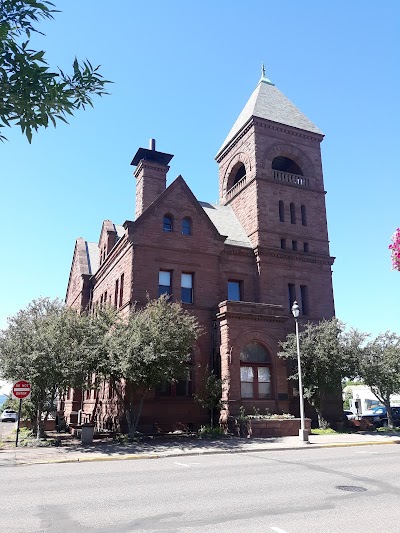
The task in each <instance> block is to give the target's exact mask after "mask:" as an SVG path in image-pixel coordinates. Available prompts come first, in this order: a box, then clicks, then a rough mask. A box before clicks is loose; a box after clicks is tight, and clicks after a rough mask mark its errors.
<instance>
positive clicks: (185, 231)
mask: <svg viewBox="0 0 400 533" xmlns="http://www.w3.org/2000/svg"><path fill="white" fill-rule="evenodd" d="M191 234H192V221H191V220H190V218H189V217H185V218H184V219H182V235H191Z"/></svg>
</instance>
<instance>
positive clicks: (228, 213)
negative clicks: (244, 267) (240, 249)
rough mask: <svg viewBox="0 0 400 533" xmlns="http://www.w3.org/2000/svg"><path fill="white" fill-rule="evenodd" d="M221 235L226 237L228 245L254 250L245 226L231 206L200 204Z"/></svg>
mask: <svg viewBox="0 0 400 533" xmlns="http://www.w3.org/2000/svg"><path fill="white" fill-rule="evenodd" d="M199 203H200V205H201V207H202V208H203V209H204V211H205V212H206V214H207V215H208V217H209V218H210V220H211V222H212V223H213V224H214V226H215V227H216V228H217V230H218V232H219V233H220V235H225V236H226V239H225V242H226V244H232V245H235V246H244V247H246V248H252V245H251V242H250V240H249V238H248V237H247V235H246V232H245V230H244V229H243V226H242V225H241V223H240V222H239V219H238V218H237V216H236V215H235V213H234V211H233V209H232V207H231V206H230V205H213V204H209V203H207V202H199Z"/></svg>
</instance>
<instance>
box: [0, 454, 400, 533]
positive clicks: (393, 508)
mask: <svg viewBox="0 0 400 533" xmlns="http://www.w3.org/2000/svg"><path fill="white" fill-rule="evenodd" d="M399 474H400V447H399V446H396V445H390V446H366V447H362V448H360V447H352V448H326V449H316V450H310V449H306V450H287V451H269V452H260V453H242V454H227V455H208V456H190V457H175V458H172V457H170V458H164V459H141V460H134V461H113V462H94V463H75V464H46V465H33V466H20V467H2V468H1V470H0V479H1V486H2V488H3V491H2V492H3V497H2V510H1V517H0V524H1V525H0V530H1V532H2V533H14V532H18V533H21V532H29V533H36V532H41V533H43V532H48V533H67V532H68V533H78V532H83V533H109V532H110V533H111V532H112V533H131V532H135V533H137V532H166V533H175V532H176V533H180V532H182V533H185V532H187V533H193V532H198V533H200V532H202V533H210V532H213V533H215V532H225V531H226V532H229V533H236V532H244V533H259V532H260V533H261V532H262V533H272V532H275V533H343V532H347V531H349V532H351V533H398V532H399V531H400V505H399V503H400V475H399ZM340 487H342V489H341V488H340ZM343 488H345V489H346V490H343Z"/></svg>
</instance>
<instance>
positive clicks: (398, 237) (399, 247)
mask: <svg viewBox="0 0 400 533" xmlns="http://www.w3.org/2000/svg"><path fill="white" fill-rule="evenodd" d="M389 250H391V252H392V268H393V270H399V271H400V228H397V230H396V231H395V232H394V233H393V235H392V244H390V245H389Z"/></svg>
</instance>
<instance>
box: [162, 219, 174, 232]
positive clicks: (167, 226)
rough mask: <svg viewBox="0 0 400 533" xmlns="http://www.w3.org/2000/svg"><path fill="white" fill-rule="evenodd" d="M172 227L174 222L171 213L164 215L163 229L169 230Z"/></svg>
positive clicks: (171, 229)
mask: <svg viewBox="0 0 400 533" xmlns="http://www.w3.org/2000/svg"><path fill="white" fill-rule="evenodd" d="M173 229H174V222H173V219H172V216H171V215H164V219H163V230H164V231H168V232H171V231H173Z"/></svg>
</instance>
